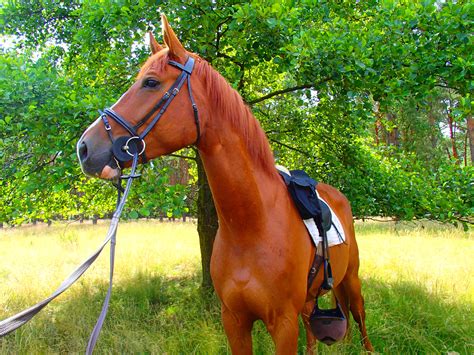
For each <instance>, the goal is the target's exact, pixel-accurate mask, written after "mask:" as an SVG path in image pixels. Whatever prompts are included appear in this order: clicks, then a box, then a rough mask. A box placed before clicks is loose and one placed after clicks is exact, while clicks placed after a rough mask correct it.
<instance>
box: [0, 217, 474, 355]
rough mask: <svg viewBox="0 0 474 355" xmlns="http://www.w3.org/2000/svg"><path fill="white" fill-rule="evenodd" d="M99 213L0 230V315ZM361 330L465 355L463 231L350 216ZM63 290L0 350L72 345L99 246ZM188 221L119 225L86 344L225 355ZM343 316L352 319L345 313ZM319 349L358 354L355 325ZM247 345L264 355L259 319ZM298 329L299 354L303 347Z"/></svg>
mask: <svg viewBox="0 0 474 355" xmlns="http://www.w3.org/2000/svg"><path fill="white" fill-rule="evenodd" d="M106 230H107V224H106V223H105V222H103V223H102V224H100V223H99V225H98V226H92V225H85V224H84V225H79V224H74V225H65V224H59V225H53V226H52V227H46V226H35V227H21V228H15V229H2V230H0V319H4V318H6V317H8V316H10V315H13V314H15V313H16V312H18V311H20V310H22V309H24V308H26V307H28V306H31V305H32V304H34V303H36V302H38V301H39V300H41V299H43V298H45V297H46V296H48V295H49V294H50V293H51V292H52V291H53V290H54V289H56V287H57V286H58V285H59V284H60V282H62V280H63V279H64V278H65V277H66V276H67V275H69V273H70V272H71V271H72V270H73V269H75V268H76V266H77V265H78V264H79V263H81V262H82V261H83V260H84V259H85V258H86V257H87V256H89V254H90V253H92V251H93V250H95V249H96V247H97V246H98V244H99V243H100V242H101V241H102V239H103V238H104V236H105V233H106ZM356 231H357V236H358V242H359V248H360V254H361V270H360V274H361V277H362V280H363V293H364V296H365V299H366V309H367V317H368V319H367V329H368V332H369V336H370V338H371V340H372V343H373V345H374V347H375V349H376V350H377V351H378V352H381V353H401V354H405V353H422V354H425V353H445V354H446V353H449V352H458V353H460V354H472V353H474V315H473V314H474V312H473V306H474V277H473V274H474V257H473V256H474V233H473V231H470V232H467V233H465V232H463V231H461V230H460V229H455V228H453V227H449V226H442V225H438V224H433V223H424V224H421V223H417V224H414V223H410V224H406V223H405V224H394V223H391V222H390V223H388V222H387V223H376V222H365V223H362V222H357V223H356ZM103 254H104V255H101V257H100V258H99V259H98V260H97V261H96V263H95V264H94V265H93V266H92V267H91V269H90V270H89V271H87V272H86V274H85V275H84V276H83V277H82V278H81V279H80V280H79V281H78V282H77V283H76V284H75V285H74V286H73V287H72V288H71V289H70V290H68V291H66V292H65V293H64V294H63V295H61V296H60V297H59V298H58V299H56V300H55V301H53V302H52V303H51V304H50V305H49V306H47V307H46V308H45V309H44V310H43V311H42V312H41V313H40V314H39V315H37V316H36V317H35V318H34V319H33V320H32V321H31V322H30V323H28V324H26V325H25V326H24V327H22V328H20V329H18V330H17V331H16V332H14V333H12V334H10V335H8V336H7V337H5V338H2V339H1V340H0V353H2V354H4V353H22V354H30V353H66V352H67V353H71V352H78V353H83V352H84V349H85V347H86V344H87V340H88V337H89V334H90V332H91V330H92V328H93V326H94V324H95V321H96V318H97V316H98V314H99V312H100V308H101V305H102V301H103V298H104V296H105V292H106V289H107V282H108V255H107V254H108V249H106V250H104V252H103ZM199 285H200V258H199V241H198V236H197V232H196V228H195V225H194V224H192V223H186V224H183V223H157V222H151V221H140V222H129V223H122V224H121V226H120V227H119V233H118V242H117V257H116V272H115V279H114V290H113V293H112V300H111V306H110V309H109V314H108V316H107V319H106V321H105V325H104V329H103V331H102V334H101V336H100V338H99V341H98V345H97V348H96V351H97V353H104V352H107V353H158V354H160V353H168V354H190V353H196V354H225V353H229V348H228V346H227V342H226V339H225V335H224V332H223V328H222V326H221V323H220V311H219V302H218V300H217V298H216V297H215V296H214V295H212V294H206V293H205V292H203V291H201V289H200V287H199ZM352 325H353V322H352ZM352 334H353V336H352V338H351V339H350V340H348V341H345V342H343V343H340V344H337V345H334V346H332V347H326V346H325V345H322V344H319V352H320V353H323V354H324V353H360V352H362V348H361V346H360V345H359V334H358V332H357V330H356V329H355V327H353V331H352ZM254 335H255V336H254V352H255V353H257V354H267V353H273V350H274V348H273V345H272V343H271V339H270V337H269V336H268V334H267V333H266V331H265V328H264V327H263V325H262V324H261V323H257V324H256V326H255V328H254ZM304 343H305V341H304V334H303V332H301V336H300V342H299V352H300V353H304Z"/></svg>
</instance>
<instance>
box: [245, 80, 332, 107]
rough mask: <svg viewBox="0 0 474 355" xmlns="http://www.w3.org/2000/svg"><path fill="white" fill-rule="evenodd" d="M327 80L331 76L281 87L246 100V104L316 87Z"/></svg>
mask: <svg viewBox="0 0 474 355" xmlns="http://www.w3.org/2000/svg"><path fill="white" fill-rule="evenodd" d="M329 80H331V77H328V78H325V79H323V80H321V81H320V82H319V83H311V84H309V83H308V84H303V85H297V86H294V87H291V88H286V89H282V90H277V91H274V92H271V93H269V94H267V95H264V96H261V97H259V98H256V99H254V100H250V101H247V104H248V105H250V106H252V105H254V104H256V103H259V102H262V101H265V100H268V99H271V98H272V97H274V96H278V95H282V94H287V93H289V92H293V91H298V90H303V89H311V88H316V87H318V86H320V85H321V84H323V83H325V82H328V81H329Z"/></svg>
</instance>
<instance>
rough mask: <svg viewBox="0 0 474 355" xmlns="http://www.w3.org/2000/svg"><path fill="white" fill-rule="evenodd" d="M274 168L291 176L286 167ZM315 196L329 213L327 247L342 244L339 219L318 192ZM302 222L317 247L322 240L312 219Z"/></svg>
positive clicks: (342, 233)
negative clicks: (326, 207)
mask: <svg viewBox="0 0 474 355" xmlns="http://www.w3.org/2000/svg"><path fill="white" fill-rule="evenodd" d="M275 167H276V168H277V169H278V170H280V171H283V172H284V173H287V174H288V175H291V172H290V171H289V170H288V169H287V168H286V167H284V166H282V165H276V166H275ZM316 194H317V195H318V198H319V199H320V200H323V201H324V202H326V205H328V207H329V210H330V211H331V217H332V226H331V229H329V230H328V232H327V237H328V246H330V247H331V246H333V245H338V244H342V243H344V242H345V240H346V236H345V234H344V229H343V228H342V224H341V221H339V218H337V216H336V214H335V213H334V211H333V210H332V208H331V206H329V203H327V201H326V200H324V199H322V198H321V196H319V194H318V191H316ZM303 222H304V224H305V225H306V229H307V230H308V232H309V235H310V236H311V239H312V240H313V243H314V245H315V246H316V247H317V246H318V244H319V243H322V240H323V239H322V237H321V236H320V235H319V231H318V227H316V223H315V222H314V219H312V218H310V219H303Z"/></svg>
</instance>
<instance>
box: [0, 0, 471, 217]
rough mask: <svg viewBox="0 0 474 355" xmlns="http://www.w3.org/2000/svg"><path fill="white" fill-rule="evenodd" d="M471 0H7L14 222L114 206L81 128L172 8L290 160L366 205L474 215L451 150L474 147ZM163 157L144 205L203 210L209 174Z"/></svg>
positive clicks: (1, 198)
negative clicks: (180, 168) (185, 180)
mask: <svg viewBox="0 0 474 355" xmlns="http://www.w3.org/2000/svg"><path fill="white" fill-rule="evenodd" d="M472 11H473V5H472V3H471V2H469V1H446V2H435V1H431V0H427V1H414V2H413V1H406V0H400V1H376V0H371V1H359V2H328V1H316V2H315V1H299V2H294V1H278V2H275V1H250V2H238V1H233V0H226V1H219V2H209V1H205V0H196V1H193V2H191V3H189V4H187V6H183V5H182V2H179V1H177V0H170V1H167V2H166V3H155V2H152V1H146V0H121V1H108V0H107V1H92V0H86V1H69V2H60V1H56V0H52V1H37V2H17V1H12V2H9V3H6V4H4V5H3V8H1V9H0V24H1V28H2V35H3V39H4V40H7V41H10V42H12V43H13V45H11V46H8V48H7V49H4V50H3V52H2V56H1V58H0V70H1V77H0V78H1V79H0V80H1V81H0V94H1V95H0V99H1V100H2V105H1V107H0V129H1V131H0V164H1V166H2V172H1V173H0V174H1V175H0V188H1V190H0V221H3V222H8V223H21V222H24V221H30V220H35V219H51V218H73V217H77V216H83V217H86V218H87V217H92V216H96V217H97V216H99V217H101V216H106V215H107V214H108V213H110V211H111V210H112V208H113V196H112V190H111V189H110V188H109V187H105V186H103V184H102V183H100V182H95V181H91V180H86V179H85V178H83V177H82V175H81V172H80V171H79V168H78V166H77V165H78V164H77V162H76V157H75V153H74V143H75V141H76V140H77V138H78V137H79V135H80V133H81V132H82V131H83V130H84V128H85V127H87V126H88V125H89V124H90V122H92V121H93V119H94V118H95V117H96V110H97V108H101V107H104V106H106V105H108V104H110V103H112V102H114V100H115V99H116V98H118V97H119V96H120V94H121V93H122V92H123V91H124V90H125V88H127V87H128V86H129V85H130V83H131V82H132V81H133V78H134V76H135V74H136V73H137V70H138V67H139V64H140V63H141V62H143V61H144V59H145V58H146V57H147V56H148V48H147V46H146V44H145V43H144V41H143V40H142V38H143V37H144V35H145V33H146V31H148V30H154V29H156V26H157V25H158V14H159V12H164V13H166V14H167V15H168V18H169V20H170V22H171V23H172V25H173V27H174V29H175V31H176V33H177V34H178V37H180V38H181V39H182V40H183V43H184V44H185V45H186V47H187V48H190V49H191V50H193V51H195V52H196V53H198V54H199V55H201V56H202V57H204V58H206V59H207V60H208V61H209V62H211V63H212V64H213V66H214V67H215V68H216V69H217V70H218V71H219V72H221V73H222V74H223V75H224V76H225V77H226V78H227V79H228V80H229V82H230V83H231V84H232V85H233V86H234V87H235V88H236V89H237V90H238V91H239V92H240V93H241V94H242V96H243V97H244V99H245V100H246V102H248V103H249V104H250V105H251V106H252V108H253V110H254V113H255V115H256V116H257V118H258V119H259V120H260V121H261V123H262V125H263V127H264V129H265V130H266V131H267V133H268V136H269V139H270V141H271V143H272V147H273V148H274V150H275V153H276V156H277V159H278V161H279V162H281V163H284V164H286V165H288V166H291V167H294V168H297V167H298V168H305V169H307V170H308V171H310V172H311V173H313V174H314V175H315V176H316V177H317V178H318V179H320V180H322V181H326V182H329V183H331V184H333V185H335V186H336V187H338V188H340V189H341V190H342V191H343V192H344V193H346V194H347V195H348V196H349V198H350V200H351V202H352V205H353V209H354V213H355V215H357V216H367V215H382V216H392V217H396V218H399V219H413V218H433V219H438V220H442V221H451V222H455V221H464V222H466V221H471V222H472V215H473V214H472V209H471V206H472V205H473V200H472V192H471V191H472V190H471V187H472V181H473V172H472V167H469V166H467V165H468V162H467V158H463V159H464V161H463V160H462V159H458V160H453V159H451V158H450V157H447V156H446V148H451V146H453V147H454V146H455V145H458V146H459V147H462V146H463V145H464V153H467V151H468V147H467V143H466V141H465V140H464V139H463V137H464V135H463V134H464V132H466V122H467V119H468V118H469V117H472V97H471V93H472V90H473V81H472V67H473V64H472V63H473V58H472V55H473V54H472V53H473V52H472V35H471V34H472ZM155 32H157V31H155ZM448 99H449V100H448ZM449 115H451V116H450V119H451V120H452V121H454V122H455V125H456V127H455V128H454V131H455V133H457V136H456V137H457V138H456V137H454V138H453V139H451V140H450V139H449V137H447V135H446V134H445V132H444V131H443V130H442V129H441V128H442V127H443V124H444V123H445V122H446V119H447V116H449ZM374 127H375V128H374ZM374 129H375V131H374ZM456 130H457V131H456ZM466 134H467V133H466ZM466 137H467V136H466ZM473 139H474V136H473ZM428 142H429V143H428ZM466 156H467V154H466ZM463 162H464V164H463ZM462 165H465V166H464V167H462ZM471 165H472V162H471ZM158 166H159V167H157V168H147V169H146V178H145V179H143V180H146V181H144V183H143V184H142V185H140V186H137V187H136V192H134V195H133V196H132V200H131V201H133V202H132V203H131V204H129V206H130V207H129V210H128V211H126V215H127V216H128V217H129V218H137V217H148V216H150V217H152V216H160V215H162V214H164V215H166V216H171V215H173V216H179V215H181V214H183V213H189V212H188V211H191V212H192V211H194V210H195V208H194V207H193V203H192V198H191V197H192V196H193V191H194V190H195V189H196V188H195V186H193V187H188V188H185V187H183V186H174V185H173V186H171V184H169V181H170V180H169V174H170V171H171V170H172V168H171V167H170V166H171V165H170V164H168V161H166V160H165V161H164V163H163V164H158ZM196 176H197V174H195V175H194V178H196ZM200 184H201V182H198V185H200ZM136 185H137V184H136ZM26 197H28V198H26ZM209 203H211V202H209Z"/></svg>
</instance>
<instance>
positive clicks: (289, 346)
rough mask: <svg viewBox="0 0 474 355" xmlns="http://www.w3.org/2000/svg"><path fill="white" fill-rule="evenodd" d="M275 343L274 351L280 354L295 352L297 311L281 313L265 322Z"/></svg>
mask: <svg viewBox="0 0 474 355" xmlns="http://www.w3.org/2000/svg"><path fill="white" fill-rule="evenodd" d="M266 326H267V329H268V332H269V333H270V335H271V336H272V339H273V342H274V343H275V353H276V354H280V355H287V354H296V352H297V350H298V332H299V329H298V313H296V312H294V313H287V314H282V315H279V316H277V317H275V319H274V320H273V322H271V324H268V323H267V324H266Z"/></svg>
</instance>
